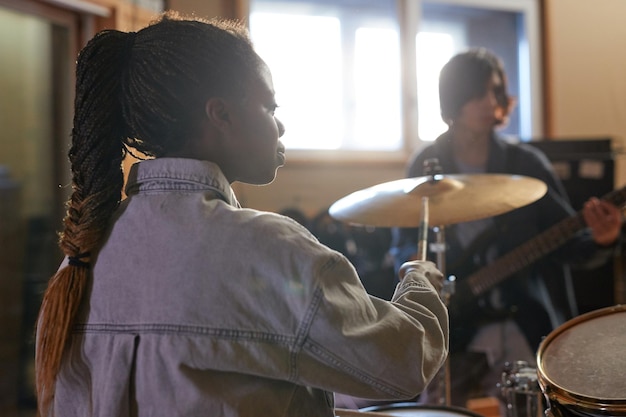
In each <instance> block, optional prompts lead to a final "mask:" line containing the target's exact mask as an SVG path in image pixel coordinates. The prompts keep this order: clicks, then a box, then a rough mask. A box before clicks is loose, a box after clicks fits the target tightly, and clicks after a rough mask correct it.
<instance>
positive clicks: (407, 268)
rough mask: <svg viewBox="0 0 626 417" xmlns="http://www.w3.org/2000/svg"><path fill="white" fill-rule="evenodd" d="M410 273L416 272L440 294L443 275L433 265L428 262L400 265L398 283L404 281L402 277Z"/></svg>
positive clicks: (411, 262) (410, 262) (412, 262)
mask: <svg viewBox="0 0 626 417" xmlns="http://www.w3.org/2000/svg"><path fill="white" fill-rule="evenodd" d="M411 271H415V272H417V273H418V274H419V275H421V276H423V277H425V278H427V279H428V281H429V282H430V283H431V284H432V285H433V287H435V290H437V293H438V294H441V290H442V289H443V274H442V273H441V272H440V271H439V270H438V269H437V267H436V266H435V264H434V263H433V262H430V261H408V262H405V263H403V264H402V266H401V267H400V270H399V271H398V275H399V276H400V281H402V280H403V279H404V276H405V275H406V274H408V273H409V272H411Z"/></svg>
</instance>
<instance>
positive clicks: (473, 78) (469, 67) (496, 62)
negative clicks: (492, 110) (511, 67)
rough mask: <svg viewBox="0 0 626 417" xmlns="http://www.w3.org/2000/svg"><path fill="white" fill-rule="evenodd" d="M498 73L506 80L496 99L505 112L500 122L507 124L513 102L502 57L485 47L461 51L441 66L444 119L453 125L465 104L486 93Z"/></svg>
mask: <svg viewBox="0 0 626 417" xmlns="http://www.w3.org/2000/svg"><path fill="white" fill-rule="evenodd" d="M494 74H495V75H497V76H498V77H500V79H501V80H502V87H501V88H499V89H498V91H496V100H497V101H498V104H499V105H500V107H501V108H502V113H503V114H502V119H501V120H499V123H498V124H501V123H504V122H505V120H506V118H507V116H508V115H509V113H510V111H511V108H512V103H513V100H512V99H511V97H510V96H509V94H508V93H507V79H506V73H505V71H504V64H503V63H502V61H501V60H500V58H498V56H496V55H495V54H494V53H492V52H491V51H489V50H487V49H485V48H473V49H470V50H468V51H466V52H462V53H460V54H457V55H455V56H454V57H452V58H451V59H450V60H449V61H448V62H447V63H446V64H445V65H444V66H443V68H442V69H441V73H440V75H439V103H440V106H441V118H442V119H443V121H444V122H446V123H448V124H450V123H451V121H453V120H454V119H455V118H457V117H458V116H459V114H460V113H461V108H462V107H463V106H464V105H465V104H467V103H468V102H469V101H471V100H473V99H475V98H479V97H482V96H484V94H485V93H486V92H487V84H488V82H489V80H490V79H491V77H492V76H493V75H494Z"/></svg>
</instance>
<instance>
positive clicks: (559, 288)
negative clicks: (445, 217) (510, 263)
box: [391, 48, 622, 407]
mask: <svg viewBox="0 0 626 417" xmlns="http://www.w3.org/2000/svg"><path fill="white" fill-rule="evenodd" d="M439 94H440V102H441V115H442V118H443V120H444V121H445V122H446V124H447V125H448V127H449V128H448V130H447V131H446V132H445V133H443V134H442V135H441V136H440V137H439V138H438V139H437V140H436V141H435V142H434V143H432V144H430V145H428V146H426V147H425V148H423V149H422V150H420V151H419V152H418V153H417V154H416V155H415V156H414V157H413V158H412V159H411V161H410V164H409V168H408V172H407V173H408V177H420V176H423V175H426V173H425V172H423V166H424V162H425V161H426V160H429V159H432V158H436V159H437V160H438V162H439V165H440V167H441V169H442V173H443V174H444V175H445V174H490V173H499V174H516V175H524V176H529V177H534V178H538V179H540V180H541V181H543V182H545V184H546V185H547V188H548V190H547V193H546V195H545V196H544V197H542V198H541V199H540V200H539V201H536V202H535V203H532V204H529V205H527V206H525V207H522V208H519V209H516V210H513V211H510V212H507V213H505V214H502V215H499V216H496V217H493V218H487V219H483V220H476V221H471V222H466V223H459V224H454V225H450V226H447V227H445V230H444V235H445V241H446V245H445V267H444V268H443V269H445V272H446V274H447V275H450V274H453V275H455V276H456V278H457V281H458V284H462V283H463V279H464V278H465V277H467V276H468V275H469V274H471V273H473V272H475V271H477V270H480V269H481V268H483V267H487V266H488V265H489V264H490V263H492V262H493V261H495V260H496V259H498V258H499V257H501V256H502V255H504V254H507V253H509V252H510V251H512V250H514V249H515V248H517V247H518V246H519V245H521V244H522V243H524V242H527V241H529V240H531V239H533V237H535V236H536V235H538V234H539V233H541V232H542V231H544V230H546V229H548V228H549V227H550V226H552V225H554V224H556V223H558V222H559V221H561V220H564V219H566V218H568V217H570V216H572V215H573V214H574V210H573V208H572V207H571V205H570V203H569V201H568V197H567V195H566V193H565V190H564V188H563V186H562V184H561V183H560V181H559V179H558V178H557V177H556V175H555V173H554V172H553V170H552V167H551V165H550V163H549V161H548V159H547V158H546V156H545V155H543V154H542V153H541V152H540V151H538V150H537V149H536V148H534V147H531V146H529V145H524V144H514V143H510V142H509V141H507V140H505V138H503V137H502V136H500V135H499V134H498V133H497V132H496V130H497V128H498V127H500V126H502V125H504V124H505V123H506V122H507V117H508V115H509V112H510V111H511V108H512V106H513V102H514V100H513V99H512V98H511V97H510V96H509V95H508V93H507V78H506V74H505V71H504V68H503V64H502V63H501V61H500V59H499V58H498V57H497V56H495V55H494V54H493V53H491V52H490V51H488V50H486V49H482V48H480V49H472V50H469V51H467V52H464V53H460V54H458V55H456V56H454V57H453V58H452V59H451V60H450V61H449V62H448V63H447V64H446V65H445V66H444V67H443V69H442V71H441V74H440V80H439ZM520 191H523V190H520ZM494 198H497V196H494ZM467 204H472V202H471V201H468V202H467ZM583 217H584V220H585V222H586V224H587V226H588V228H586V229H585V230H581V231H580V233H578V234H576V235H575V236H574V237H573V238H572V239H570V240H569V241H568V242H567V243H565V244H564V245H562V246H561V247H560V248H559V249H557V250H555V251H553V252H551V253H547V254H546V256H545V257H543V256H542V257H541V260H540V261H538V262H536V263H534V264H532V265H531V266H530V267H527V268H524V269H523V270H522V271H521V272H519V273H517V274H515V275H514V276H513V277H510V278H507V279H506V280H504V281H503V283H502V284H501V285H499V286H496V287H494V288H491V289H490V290H489V291H488V292H486V294H485V295H484V296H482V297H480V299H473V298H472V297H471V294H468V293H461V290H462V286H461V285H458V286H457V291H456V293H455V294H453V295H452V297H451V299H450V306H449V307H450V325H451V339H450V349H451V352H452V355H451V358H450V370H451V378H450V379H451V387H450V389H451V391H452V393H451V397H452V398H451V404H452V405H458V406H462V407H464V406H466V401H467V399H469V398H472V397H484V396H495V395H496V394H495V392H496V383H497V381H498V379H499V378H500V376H501V373H502V369H503V366H504V364H505V362H507V361H517V360H525V361H528V362H529V363H531V364H532V363H534V352H535V351H536V349H537V347H538V345H539V343H540V341H541V338H542V337H543V336H545V335H547V334H548V333H549V332H550V331H551V330H552V329H554V328H555V327H556V326H558V325H559V324H561V323H562V322H563V321H564V320H566V319H569V318H571V317H572V316H574V315H576V314H577V312H576V305H575V299H574V295H573V287H572V282H571V277H570V274H569V270H568V264H569V265H571V264H573V263H576V264H582V265H583V266H588V267H591V266H596V265H599V264H601V263H603V262H606V261H607V260H608V259H609V258H610V257H611V255H612V254H613V253H614V251H615V246H616V244H617V242H618V237H619V235H620V228H621V222H622V217H621V212H620V210H619V209H618V208H617V207H616V206H615V205H613V204H611V203H608V202H605V201H601V200H599V199H597V198H591V199H590V200H588V201H587V202H586V203H585V205H584V209H583ZM417 234H418V233H417V231H416V230H415V229H396V230H394V237H393V242H392V249H391V252H392V254H393V255H394V257H395V260H396V263H397V264H398V265H400V264H401V263H402V262H404V261H406V260H408V259H411V258H415V256H416V250H417V245H416V240H417ZM434 239H435V237H432V240H431V239H430V238H429V241H430V242H432V241H434ZM431 255H432V256H433V258H432V259H435V257H434V254H433V253H430V254H429V257H431ZM522 261H523V260H522ZM461 299H463V303H462V304H463V305H465V306H466V307H465V308H464V309H460V308H458V306H457V304H458V303H459V302H460V300H461ZM459 305H460V304H459ZM432 385H435V384H432ZM432 385H431V386H432ZM429 391H430V393H429V394H430V395H427V396H423V397H422V399H423V400H425V401H426V402H432V403H436V402H440V400H439V399H438V398H432V396H433V395H432V392H433V391H431V390H429ZM438 392H441V390H439V391H438ZM426 397H429V398H428V399H426Z"/></svg>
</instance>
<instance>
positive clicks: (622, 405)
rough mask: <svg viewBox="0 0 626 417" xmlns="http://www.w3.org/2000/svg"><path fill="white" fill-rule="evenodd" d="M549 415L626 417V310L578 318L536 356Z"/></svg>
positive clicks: (559, 330) (549, 338) (550, 337)
mask: <svg viewBox="0 0 626 417" xmlns="http://www.w3.org/2000/svg"><path fill="white" fill-rule="evenodd" d="M537 376H538V381H539V385H540V386H541V390H542V391H543V393H544V396H545V398H546V400H547V402H548V410H547V411H546V414H547V415H548V416H554V417H562V416H585V417H588V416H626V305H618V306H614V307H608V308H603V309H600V310H596V311H592V312H589V313H586V314H583V315H581V316H578V317H576V318H574V319H572V320H569V321H568V322H566V323H564V324H562V325H561V326H560V327H558V328H556V329H555V330H554V331H552V332H551V333H550V334H549V335H548V336H547V337H546V338H545V339H544V340H543V341H542V342H541V344H540V345H539V349H538V351H537Z"/></svg>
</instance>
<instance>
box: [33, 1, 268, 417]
mask: <svg viewBox="0 0 626 417" xmlns="http://www.w3.org/2000/svg"><path fill="white" fill-rule="evenodd" d="M257 60H258V56H257V55H256V54H255V53H254V50H253V48H252V45H251V43H250V41H249V38H248V36H247V32H246V30H245V29H244V28H243V26H241V25H239V24H237V23H234V22H228V21H212V22H211V23H209V22H208V21H201V20H199V19H181V18H180V17H179V16H177V15H176V14H175V13H172V12H170V13H166V14H164V15H163V16H162V17H161V19H160V20H159V21H157V22H155V23H154V24H152V25H150V26H148V27H146V28H144V29H142V30H140V31H139V32H138V33H136V34H135V33H130V34H125V33H123V32H119V31H115V30H107V31H103V32H101V33H99V34H98V35H96V36H95V37H94V38H93V39H92V40H91V41H90V42H89V43H88V44H87V45H86V46H85V48H84V49H83V50H82V51H81V54H80V56H79V59H78V64H77V69H76V75H77V77H76V78H77V80H76V82H77V85H76V100H75V114H74V129H73V131H72V146H71V148H70V151H69V159H70V162H71V169H72V176H73V178H72V185H73V193H72V195H71V197H70V199H69V201H68V205H67V215H66V217H65V219H64V230H63V232H62V233H61V239H60V243H59V245H60V247H61V249H62V250H63V252H64V253H65V255H66V256H67V257H68V258H69V265H68V266H66V267H64V268H62V269H60V270H59V271H58V272H57V273H56V275H54V276H53V277H52V279H51V280H50V283H49V285H48V288H47V290H46V293H45V294H44V299H43V303H42V306H41V309H40V312H39V319H38V326H37V351H36V368H37V375H36V379H37V395H38V400H39V411H40V414H41V415H42V416H44V417H47V416H50V415H52V414H53V413H52V412H51V411H50V408H51V405H52V401H53V398H54V385H55V381H56V377H57V375H58V373H59V371H60V367H61V359H62V356H63V353H64V350H65V347H66V344H67V342H68V340H69V335H70V332H71V329H72V326H73V324H74V322H75V319H76V316H77V314H78V310H79V307H80V304H81V302H82V299H83V293H84V291H85V288H86V287H87V282H88V279H89V277H90V276H89V273H90V269H89V267H90V264H91V260H93V259H94V258H95V254H96V252H97V251H98V249H99V247H100V246H101V245H102V242H103V239H104V236H105V233H106V231H107V228H108V227H109V222H110V219H111V216H112V214H113V212H114V210H115V209H116V208H117V206H118V205H119V201H120V198H121V195H122V194H121V193H122V186H123V173H122V168H121V167H122V159H123V157H124V156H125V154H126V152H127V148H134V149H136V150H138V151H139V152H141V153H143V154H145V155H148V156H156V157H159V156H163V155H166V154H167V153H168V152H172V151H176V150H178V149H179V148H180V147H181V146H184V144H185V141H186V140H190V139H193V138H194V137H196V135H198V134H199V132H200V126H201V123H202V118H203V117H204V101H205V100H206V98H207V97H210V96H211V95H214V94H231V95H232V94H235V95H241V94H243V90H242V88H241V87H242V85H241V80H242V79H244V77H245V76H246V75H249V74H250V73H251V72H252V70H251V67H252V66H253V65H256V64H257V63H258V61H257Z"/></svg>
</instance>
